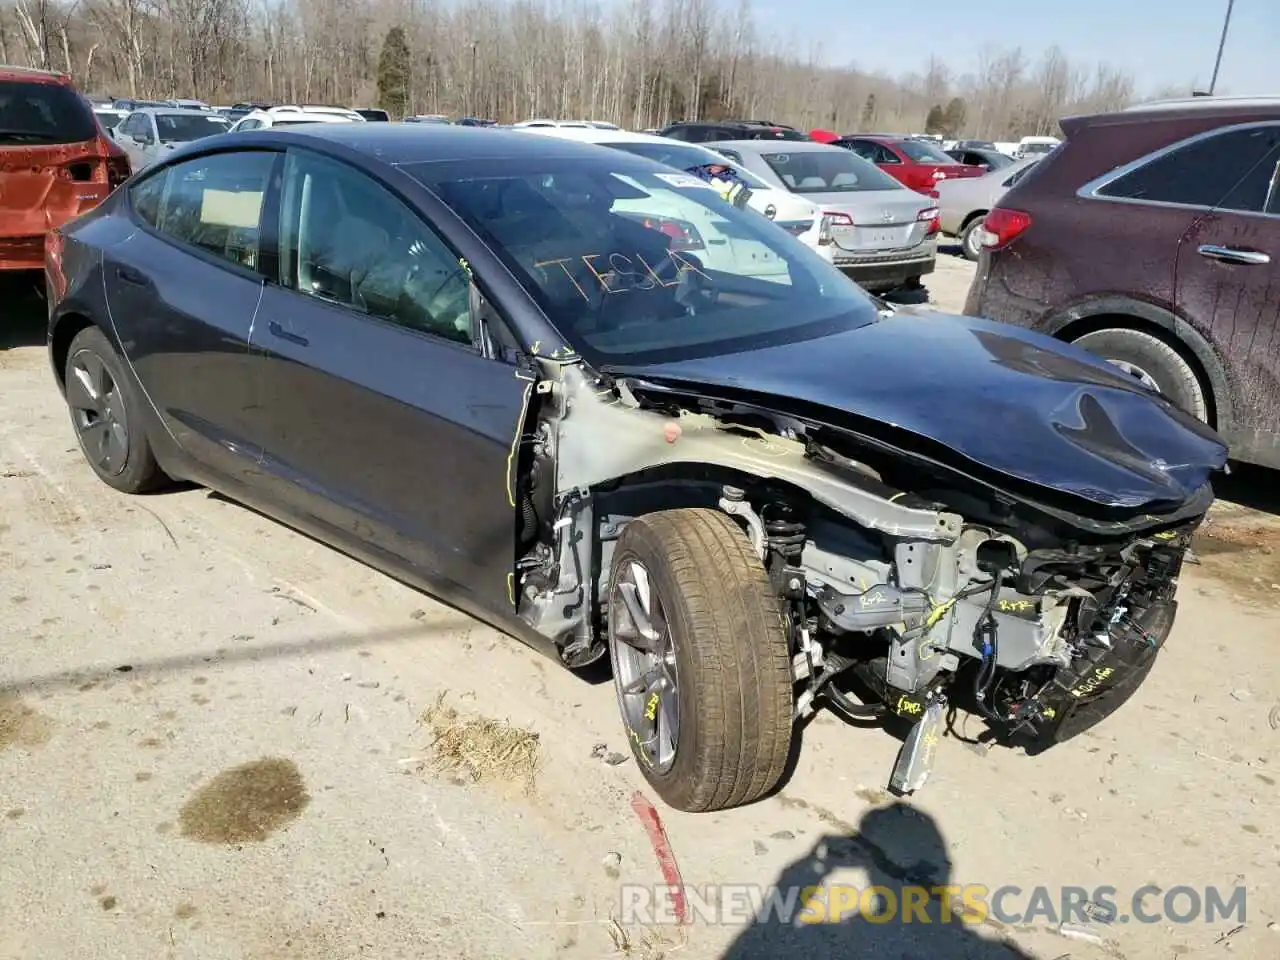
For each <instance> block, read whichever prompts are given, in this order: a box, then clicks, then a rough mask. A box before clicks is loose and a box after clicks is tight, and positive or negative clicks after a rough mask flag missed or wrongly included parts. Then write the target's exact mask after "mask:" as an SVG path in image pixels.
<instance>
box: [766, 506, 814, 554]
mask: <svg viewBox="0 0 1280 960" xmlns="http://www.w3.org/2000/svg"><path fill="white" fill-rule="evenodd" d="M764 514H765V515H764V516H762V517H761V518H760V520H761V523H762V524H763V525H764V532H765V538H766V540H767V542H768V544H769V549H771V550H773V551H774V552H776V553H777V554H779V555H780V556H781V557H782V558H783V559H785V560H786V561H787V562H788V563H794V562H796V561H798V560H799V559H800V554H801V553H803V552H804V542H805V539H806V534H805V527H804V524H803V523H801V522H800V521H799V520H797V519H796V513H795V509H794V508H793V507H791V506H790V505H789V504H785V503H771V504H769V505H768V506H767V507H766V508H765V510H764Z"/></svg>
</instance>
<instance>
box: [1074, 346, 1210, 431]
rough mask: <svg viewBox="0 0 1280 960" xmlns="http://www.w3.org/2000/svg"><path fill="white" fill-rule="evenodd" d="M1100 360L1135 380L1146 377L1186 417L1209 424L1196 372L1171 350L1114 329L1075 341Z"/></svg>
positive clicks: (1206, 400)
mask: <svg viewBox="0 0 1280 960" xmlns="http://www.w3.org/2000/svg"><path fill="white" fill-rule="evenodd" d="M1074 342H1075V344H1076V345H1077V346H1080V347H1083V348H1084V349H1086V350H1088V351H1089V352H1090V353H1092V354H1094V355H1096V356H1099V357H1101V358H1102V359H1103V360H1107V361H1110V362H1112V363H1116V364H1117V365H1121V368H1122V369H1127V370H1128V371H1129V372H1131V373H1133V375H1134V376H1135V377H1137V378H1138V379H1142V378H1141V377H1140V376H1139V374H1138V372H1135V371H1140V372H1142V373H1145V374H1146V375H1147V377H1149V378H1150V380H1151V381H1152V382H1153V383H1154V384H1155V386H1156V388H1157V389H1158V390H1159V391H1160V392H1161V393H1162V394H1164V395H1165V396H1166V397H1168V398H1169V399H1170V400H1171V401H1173V403H1175V404H1177V405H1178V406H1179V407H1181V408H1182V409H1183V410H1185V411H1187V413H1189V414H1191V415H1192V416H1194V417H1197V418H1198V419H1200V420H1203V421H1205V422H1206V423H1207V422H1208V420H1209V404H1208V398H1207V391H1206V390H1205V387H1204V384H1202V383H1201V382H1200V378H1199V376H1197V375H1196V371H1195V369H1194V368H1193V367H1192V366H1191V364H1190V363H1188V362H1187V360H1186V358H1184V357H1183V356H1182V354H1180V353H1179V352H1178V351H1177V350H1175V349H1174V348H1173V347H1172V346H1170V345H1169V344H1167V343H1165V342H1164V341H1163V340H1161V339H1160V338H1159V337H1156V336H1152V335H1151V334H1149V333H1143V332H1142V331H1141V330H1129V329H1126V328H1123V327H1116V328H1112V329H1108V330H1098V331H1096V332H1094V333H1086V334H1085V335H1084V336H1083V337H1080V338H1079V339H1077V340H1075V341H1074Z"/></svg>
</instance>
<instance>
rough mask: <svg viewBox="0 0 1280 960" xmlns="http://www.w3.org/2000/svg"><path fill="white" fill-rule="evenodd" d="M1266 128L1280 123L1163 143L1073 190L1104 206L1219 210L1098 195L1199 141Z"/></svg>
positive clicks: (1251, 213) (1245, 213)
mask: <svg viewBox="0 0 1280 960" xmlns="http://www.w3.org/2000/svg"><path fill="white" fill-rule="evenodd" d="M1265 127H1280V120H1255V121H1252V122H1250V123H1233V124H1228V125H1227V126H1224V127H1214V128H1213V129H1212V130H1202V131H1200V132H1199V133H1197V134H1193V135H1192V136H1190V137H1184V138H1183V139H1181V140H1178V141H1176V142H1174V143H1170V144H1166V145H1165V146H1163V147H1161V148H1160V149H1158V150H1153V151H1152V152H1151V153H1148V154H1145V155H1144V156H1141V157H1138V159H1136V160H1130V161H1129V162H1128V163H1126V164H1123V165H1121V166H1119V167H1116V168H1115V169H1113V170H1110V171H1108V172H1107V173H1104V174H1103V175H1102V176H1100V177H1095V178H1094V179H1093V180H1090V181H1089V182H1088V183H1086V184H1085V185H1084V186H1082V187H1080V189H1078V190H1077V191H1076V196H1077V197H1078V198H1079V199H1081V200H1100V201H1103V202H1106V203H1129V204H1135V205H1138V206H1144V207H1165V208H1169V209H1174V210H1200V211H1204V212H1206V213H1207V212H1210V211H1213V210H1216V209H1218V208H1217V207H1211V206H1205V205H1204V204H1198V203H1177V202H1176V201H1173V200H1143V199H1140V198H1134V197H1108V196H1104V195H1103V194H1101V193H1099V192H1098V191H1100V190H1102V189H1103V188H1104V187H1107V186H1109V185H1110V184H1112V183H1114V182H1115V181H1116V180H1119V179H1120V178H1121V177H1124V176H1128V175H1129V174H1130V173H1133V172H1134V171H1135V170H1139V169H1141V168H1142V167H1145V166H1146V165H1147V164H1149V163H1153V162H1155V161H1156V160H1159V159H1161V158H1162V157H1165V156H1168V155H1169V154H1171V153H1173V152H1174V151H1176V150H1181V149H1182V148H1183V147H1188V146H1190V145H1192V144H1194V143H1199V142H1200V141H1202V140H1208V139H1209V138H1211V137H1218V136H1222V135H1223V134H1227V133H1236V132H1238V131H1240V130H1260V129H1263V128H1265ZM1227 212H1229V213H1232V214H1236V215H1238V216H1242V217H1259V218H1262V219H1266V220H1276V219H1280V213H1264V212H1262V211H1260V210H1229V211H1227Z"/></svg>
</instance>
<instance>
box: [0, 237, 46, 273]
mask: <svg viewBox="0 0 1280 960" xmlns="http://www.w3.org/2000/svg"><path fill="white" fill-rule="evenodd" d="M43 269H44V234H39V235H38V236H30V237H0V270H43Z"/></svg>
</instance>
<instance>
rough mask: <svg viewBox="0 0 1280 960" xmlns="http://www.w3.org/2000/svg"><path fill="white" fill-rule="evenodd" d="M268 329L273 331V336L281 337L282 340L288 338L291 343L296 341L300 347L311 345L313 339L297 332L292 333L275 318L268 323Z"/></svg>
mask: <svg viewBox="0 0 1280 960" xmlns="http://www.w3.org/2000/svg"><path fill="white" fill-rule="evenodd" d="M267 329H268V330H269V331H271V335H272V336H273V337H279V338H280V339H281V340H288V341H289V342H290V343H296V344H297V345H298V346H300V347H307V346H310V345H311V341H310V340H308V339H307V338H306V337H301V336H299V335H298V334H296V333H290V332H289V331H288V330H286V329H285V328H284V327H282V326H280V324H279V323H278V322H276V321H275V320H272V321H270V322H269V323H268V324H267Z"/></svg>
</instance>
